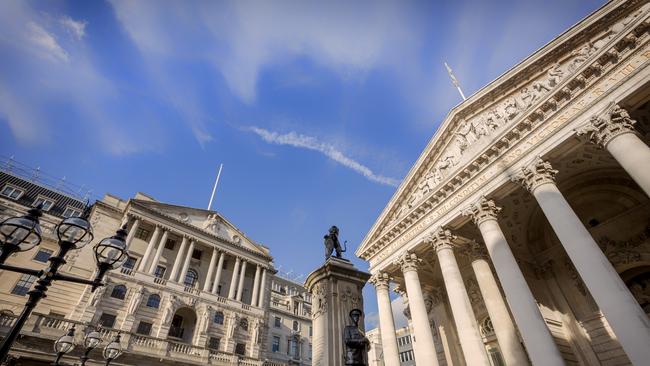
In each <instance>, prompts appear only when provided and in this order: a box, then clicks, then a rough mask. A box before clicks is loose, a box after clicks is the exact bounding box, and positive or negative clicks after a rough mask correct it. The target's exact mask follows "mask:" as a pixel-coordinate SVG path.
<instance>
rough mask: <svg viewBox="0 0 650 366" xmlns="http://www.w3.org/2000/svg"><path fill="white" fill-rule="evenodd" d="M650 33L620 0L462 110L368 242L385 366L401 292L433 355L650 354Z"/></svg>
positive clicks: (422, 361)
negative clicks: (392, 294)
mask: <svg viewBox="0 0 650 366" xmlns="http://www.w3.org/2000/svg"><path fill="white" fill-rule="evenodd" d="M649 30H650V5H649V4H648V3H647V2H644V1H611V2H608V3H606V4H605V5H604V6H602V7H601V8H600V9H598V10H597V11H595V12H594V13H592V14H590V15H588V16H587V17H586V18H584V19H583V20H582V21H580V22H579V23H578V24H576V25H575V26H573V27H571V28H570V29H568V30H566V31H565V32H564V33H562V34H561V35H559V36H558V37H557V38H555V39H554V40H552V41H551V42H550V43H548V44H547V45H545V46H544V47H542V48H541V49H539V50H538V51H536V52H535V53H534V54H532V55H530V56H529V57H528V58H526V59H524V60H523V61H521V62H520V63H519V64H517V65H516V66H514V67H513V68H512V69H510V70H508V71H507V72H505V73H504V74H503V75H501V76H500V77H498V78H497V79H496V80H494V81H493V82H491V83H490V84H488V85H486V86H485V87H484V88H482V89H480V90H479V91H477V92H476V93H475V94H474V95H472V96H470V97H469V98H468V99H467V100H465V101H463V102H462V103H460V104H459V105H458V106H456V107H454V108H453V109H451V110H450V111H449V113H448V115H447V117H446V118H445V119H444V121H443V122H442V123H441V125H440V127H439V128H438V130H437V132H436V133H435V134H434V136H433V137H432V138H431V140H430V142H429V143H428V145H427V146H426V148H425V149H424V151H423V152H422V154H421V155H420V157H419V158H418V160H417V161H416V163H415V164H414V165H413V167H412V168H411V170H410V171H409V173H408V175H407V176H406V178H405V179H404V181H403V183H402V184H401V186H400V187H399V188H398V190H397V192H396V193H395V194H394V196H393V197H392V198H391V200H390V201H389V203H388V204H387V206H386V207H385V209H384V210H383V212H382V213H381V215H380V216H379V218H378V219H377V221H376V222H375V224H374V225H373V226H372V228H371V230H370V231H369V232H368V233H367V235H366V237H365V239H364V241H363V242H362V244H361V245H360V247H359V248H358V250H357V251H356V255H357V256H359V257H360V258H362V259H365V260H366V261H368V262H369V264H370V272H371V273H372V275H373V277H372V279H371V282H372V283H373V284H374V285H375V289H376V293H377V297H378V299H377V300H378V305H379V328H380V332H381V344H382V349H383V362H384V364H385V365H399V362H400V360H399V356H398V345H397V341H396V336H395V325H394V320H393V315H392V312H391V301H390V298H389V291H390V290H392V289H394V290H395V291H396V292H398V294H399V296H401V297H402V298H403V300H404V301H406V302H407V304H408V312H409V316H410V326H411V327H412V331H413V336H414V337H413V338H414V340H415V343H414V345H413V348H414V356H415V361H416V363H417V364H418V365H432V364H433V365H472V366H476V365H490V364H497V363H495V359H494V358H493V357H491V356H493V354H494V350H493V352H492V354H490V352H488V347H486V345H487V344H488V343H490V344H491V347H492V348H494V347H498V352H499V356H500V358H501V359H502V360H503V361H504V362H505V364H507V365H529V364H534V365H565V364H568V365H614V364H616V365H630V364H631V365H647V364H648V362H649V360H650V347H649V346H648V345H650V323H649V320H648V314H649V313H650V200H649V195H650V147H649V146H648V142H649V141H650V103H649V102H650V34H649ZM486 334H493V335H494V338H495V339H496V343H494V342H493V339H492V340H490V339H487V338H486V336H485V335H486Z"/></svg>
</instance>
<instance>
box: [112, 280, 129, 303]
mask: <svg viewBox="0 0 650 366" xmlns="http://www.w3.org/2000/svg"><path fill="white" fill-rule="evenodd" d="M122 288H123V289H124V293H123V295H122V297H117V296H113V295H114V294H115V293H116V292H115V291H117V290H118V289H122ZM128 292H129V289H128V288H127V287H126V286H125V285H122V284H119V285H115V286H113V288H112V289H111V295H110V297H111V298H113V299H117V300H122V301H124V299H126V294H127V293H128Z"/></svg>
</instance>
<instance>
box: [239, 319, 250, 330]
mask: <svg viewBox="0 0 650 366" xmlns="http://www.w3.org/2000/svg"><path fill="white" fill-rule="evenodd" d="M239 326H240V327H241V329H243V330H248V319H246V318H242V319H241V320H240V321H239Z"/></svg>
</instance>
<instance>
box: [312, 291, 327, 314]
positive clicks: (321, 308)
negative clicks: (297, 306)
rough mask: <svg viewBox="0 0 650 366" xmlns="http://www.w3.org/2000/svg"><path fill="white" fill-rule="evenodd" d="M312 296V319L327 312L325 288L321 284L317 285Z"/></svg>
mask: <svg viewBox="0 0 650 366" xmlns="http://www.w3.org/2000/svg"><path fill="white" fill-rule="evenodd" d="M312 296H313V314H314V315H313V318H314V319H315V318H317V317H318V316H319V315H321V314H324V313H326V312H327V295H326V294H325V287H324V284H323V283H318V284H316V286H314V293H313V294H312Z"/></svg>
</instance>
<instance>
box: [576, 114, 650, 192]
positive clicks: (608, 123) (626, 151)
mask: <svg viewBox="0 0 650 366" xmlns="http://www.w3.org/2000/svg"><path fill="white" fill-rule="evenodd" d="M635 123H636V121H635V120H633V119H631V118H630V115H629V114H628V113H627V111H626V110H625V109H623V108H621V107H619V106H618V105H614V106H613V107H611V108H610V109H609V111H608V112H607V113H606V114H605V116H593V117H591V119H590V120H589V122H588V123H587V125H586V126H584V127H583V128H582V129H579V130H578V131H577V132H578V135H585V134H586V135H589V138H590V140H591V141H592V142H594V143H596V144H598V145H600V146H601V147H603V148H605V149H607V151H609V152H610V154H612V156H613V157H614V159H616V161H618V163H619V164H621V166H622V167H623V169H625V171H626V172H627V173H628V174H630V176H631V177H632V179H634V181H635V182H636V183H637V184H638V185H639V186H640V187H641V189H643V190H644V191H645V193H646V194H647V195H648V196H650V169H648V164H649V162H650V147H648V145H646V144H645V143H644V142H643V140H641V139H640V138H639V136H638V135H637V133H636V131H635V130H634V124H635Z"/></svg>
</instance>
